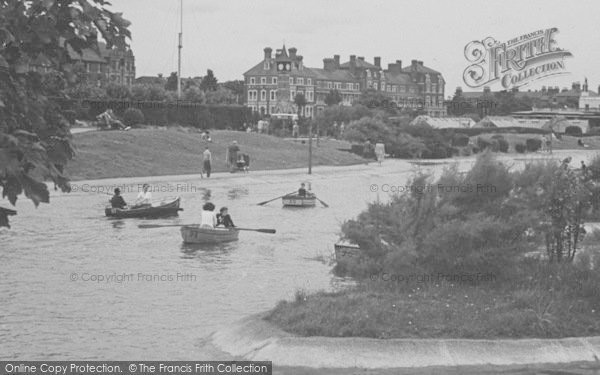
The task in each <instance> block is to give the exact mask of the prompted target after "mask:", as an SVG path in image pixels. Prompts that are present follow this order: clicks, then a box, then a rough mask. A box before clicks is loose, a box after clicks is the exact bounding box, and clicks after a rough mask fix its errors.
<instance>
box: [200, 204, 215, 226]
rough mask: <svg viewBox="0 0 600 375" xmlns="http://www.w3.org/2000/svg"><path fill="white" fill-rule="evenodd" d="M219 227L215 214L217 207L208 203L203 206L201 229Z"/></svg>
mask: <svg viewBox="0 0 600 375" xmlns="http://www.w3.org/2000/svg"><path fill="white" fill-rule="evenodd" d="M216 226H217V215H216V214H215V205H214V204H212V203H210V202H206V203H205V204H204V206H202V214H201V216H200V227H201V228H214V227H216Z"/></svg>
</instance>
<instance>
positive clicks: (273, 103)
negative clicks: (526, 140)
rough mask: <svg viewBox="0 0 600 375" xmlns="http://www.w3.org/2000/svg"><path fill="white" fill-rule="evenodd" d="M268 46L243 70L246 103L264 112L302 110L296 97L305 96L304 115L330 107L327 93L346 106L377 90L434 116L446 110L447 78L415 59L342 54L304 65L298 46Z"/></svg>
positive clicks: (399, 104) (406, 106) (307, 115)
mask: <svg viewBox="0 0 600 375" xmlns="http://www.w3.org/2000/svg"><path fill="white" fill-rule="evenodd" d="M272 52H273V49H272V48H270V47H267V48H265V49H264V56H263V60H262V61H261V62H260V63H258V64H257V65H255V66H254V67H253V68H251V69H250V70H248V71H247V72H246V73H244V82H245V94H246V105H247V106H248V107H250V108H251V109H252V110H253V111H255V112H258V113H260V114H261V115H273V114H281V113H297V112H298V109H297V108H296V105H295V104H294V98H295V97H296V95H297V94H298V93H301V94H303V95H304V97H305V99H306V103H307V104H306V106H304V108H301V114H302V115H303V116H306V117H314V116H315V115H316V114H318V113H319V112H320V111H322V110H323V109H324V108H325V107H326V103H325V98H326V97H327V95H328V94H329V93H330V92H331V91H332V90H336V91H337V92H339V94H340V97H341V102H340V104H341V105H346V106H349V105H352V103H354V101H356V100H358V99H359V97H360V95H361V93H362V92H364V91H366V90H374V91H376V92H380V93H382V94H384V95H385V96H387V97H388V98H389V99H390V101H392V102H394V103H395V104H396V105H397V106H398V107H399V108H410V109H420V110H423V112H424V113H425V114H427V115H429V116H432V117H441V116H445V115H446V107H445V105H444V89H445V82H444V79H443V77H442V75H441V73H439V72H437V71H435V70H433V69H430V68H428V67H426V66H424V65H423V62H422V61H417V60H413V61H412V62H411V65H409V66H407V67H404V68H403V67H402V61H400V60H397V61H396V62H395V63H392V64H388V68H387V69H383V68H382V66H381V58H380V57H375V58H374V61H373V63H372V64H371V63H369V62H367V61H365V59H364V57H356V55H351V56H350V59H349V61H347V62H345V63H341V62H340V56H339V55H334V56H333V58H325V59H323V68H309V67H306V66H304V61H303V57H302V56H301V55H298V53H297V52H298V51H297V49H296V48H289V49H286V48H285V46H283V48H282V49H278V50H276V52H275V56H273V55H272Z"/></svg>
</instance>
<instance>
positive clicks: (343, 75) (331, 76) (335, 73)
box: [304, 68, 356, 82]
mask: <svg viewBox="0 0 600 375" xmlns="http://www.w3.org/2000/svg"><path fill="white" fill-rule="evenodd" d="M304 69H308V70H310V71H311V72H312V73H313V74H314V77H315V78H316V79H321V80H331V81H352V82H354V81H356V77H354V76H353V75H352V74H350V71H348V70H342V69H335V70H325V69H319V68H304Z"/></svg>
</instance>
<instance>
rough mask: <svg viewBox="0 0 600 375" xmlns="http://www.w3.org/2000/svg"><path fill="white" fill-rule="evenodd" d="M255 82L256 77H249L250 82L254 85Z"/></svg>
mask: <svg viewBox="0 0 600 375" xmlns="http://www.w3.org/2000/svg"><path fill="white" fill-rule="evenodd" d="M255 83H256V78H254V77H250V84H251V85H254V84H255Z"/></svg>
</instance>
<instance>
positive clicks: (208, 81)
mask: <svg viewBox="0 0 600 375" xmlns="http://www.w3.org/2000/svg"><path fill="white" fill-rule="evenodd" d="M200 89H201V90H202V91H204V92H206V91H216V90H217V79H216V78H215V75H214V73H213V71H212V70H210V69H208V70H207V71H206V75H205V76H204V77H203V78H202V82H200Z"/></svg>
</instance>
